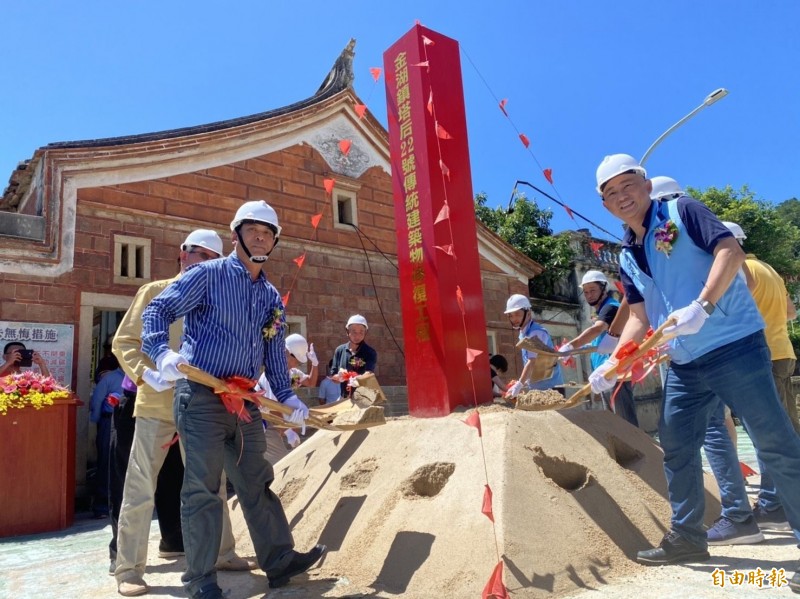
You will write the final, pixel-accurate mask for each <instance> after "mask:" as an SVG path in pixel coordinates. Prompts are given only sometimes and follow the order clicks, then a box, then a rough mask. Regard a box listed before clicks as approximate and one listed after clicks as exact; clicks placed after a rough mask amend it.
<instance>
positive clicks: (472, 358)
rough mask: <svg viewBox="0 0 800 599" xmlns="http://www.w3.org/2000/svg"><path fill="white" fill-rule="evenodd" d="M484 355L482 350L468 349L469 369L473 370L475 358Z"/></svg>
mask: <svg viewBox="0 0 800 599" xmlns="http://www.w3.org/2000/svg"><path fill="white" fill-rule="evenodd" d="M482 353H483V351H482V350H480V349H472V348H471V347H468V348H467V368H468V369H469V370H472V363H473V362H474V361H475V358H477V357H478V356H480V355H481V354H482Z"/></svg>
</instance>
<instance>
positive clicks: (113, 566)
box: [108, 559, 117, 576]
mask: <svg viewBox="0 0 800 599" xmlns="http://www.w3.org/2000/svg"><path fill="white" fill-rule="evenodd" d="M116 569H117V560H115V559H112V560H111V563H110V564H109V566H108V573H109V575H111V576H114V571H115V570H116Z"/></svg>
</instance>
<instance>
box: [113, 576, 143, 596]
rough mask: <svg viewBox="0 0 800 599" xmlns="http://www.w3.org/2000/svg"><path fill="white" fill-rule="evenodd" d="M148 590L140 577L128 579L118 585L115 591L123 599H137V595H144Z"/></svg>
mask: <svg viewBox="0 0 800 599" xmlns="http://www.w3.org/2000/svg"><path fill="white" fill-rule="evenodd" d="M149 590H150V589H149V588H148V586H147V583H146V582H145V581H144V578H142V577H141V576H136V577H134V578H129V579H128V580H126V581H124V582H121V583H119V586H118V587H117V591H118V592H119V594H120V595H122V596H123V597H137V596H139V595H144V594H145V593H147V591H149Z"/></svg>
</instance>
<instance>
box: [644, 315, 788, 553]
mask: <svg viewBox="0 0 800 599" xmlns="http://www.w3.org/2000/svg"><path fill="white" fill-rule="evenodd" d="M664 395H665V396H664V408H663V410H662V413H661V419H660V421H659V427H658V428H659V437H660V440H661V447H662V449H663V450H664V472H665V474H666V477H667V487H668V490H669V501H670V505H671V506H672V528H673V530H674V531H676V532H678V533H679V534H681V535H682V536H684V537H685V538H686V539H687V540H689V541H690V542H692V543H695V544H696V545H698V546H701V547H705V546H706V545H707V540H706V533H705V530H703V510H704V508H705V502H704V497H703V493H704V487H703V469H702V463H701V458H700V447H701V446H702V445H703V441H704V439H705V435H706V430H707V429H708V423H709V419H710V417H711V414H712V413H713V411H714V410H715V409H716V408H717V403H718V402H717V397H719V399H721V400H722V401H724V402H725V403H726V404H727V405H728V406H729V407H730V408H731V410H733V412H734V413H735V414H736V415H737V416H738V417H739V419H740V420H741V421H742V423H743V424H744V426H745V427H746V428H747V430H748V431H749V432H750V437H751V438H752V440H753V445H754V446H755V448H756V452H757V453H758V455H759V457H760V458H761V459H762V460H763V462H764V464H765V465H766V467H767V468H768V469H769V471H770V474H771V475H772V477H773V479H774V481H775V484H776V486H777V490H778V497H779V498H780V500H781V503H782V504H783V507H784V509H785V510H786V516H787V518H788V520H789V523H790V524H791V525H792V528H793V529H795V535H797V537H798V539H800V437H799V436H798V435H796V434H795V432H794V429H793V428H792V425H791V424H790V423H789V419H788V418H787V416H786V412H785V411H784V409H783V406H782V405H781V402H780V400H779V399H778V393H777V391H776V389H775V383H774V382H773V380H772V365H771V363H770V354H769V349H768V348H767V344H766V341H765V339H764V333H763V331H759V332H757V333H754V334H752V335H747V336H745V337H743V338H742V339H739V340H737V341H734V342H732V343H729V344H727V345H723V346H722V347H719V348H717V349H715V350H712V351H710V352H708V353H706V354H704V355H703V356H700V357H699V358H697V359H696V360H693V361H692V362H689V363H687V364H674V363H673V364H671V365H670V368H669V370H668V372H667V380H666V386H665V390H664Z"/></svg>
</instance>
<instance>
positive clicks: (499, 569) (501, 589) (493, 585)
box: [481, 560, 508, 599]
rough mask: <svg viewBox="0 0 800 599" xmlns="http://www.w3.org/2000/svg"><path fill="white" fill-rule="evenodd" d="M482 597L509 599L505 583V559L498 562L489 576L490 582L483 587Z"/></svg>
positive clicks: (484, 598) (486, 598)
mask: <svg viewBox="0 0 800 599" xmlns="http://www.w3.org/2000/svg"><path fill="white" fill-rule="evenodd" d="M481 599H508V590H507V589H506V585H504V584H503V560H500V561H499V562H497V565H496V566H495V567H494V570H492V575H491V577H489V582H487V583H486V586H485V587H483V593H482V594H481Z"/></svg>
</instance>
